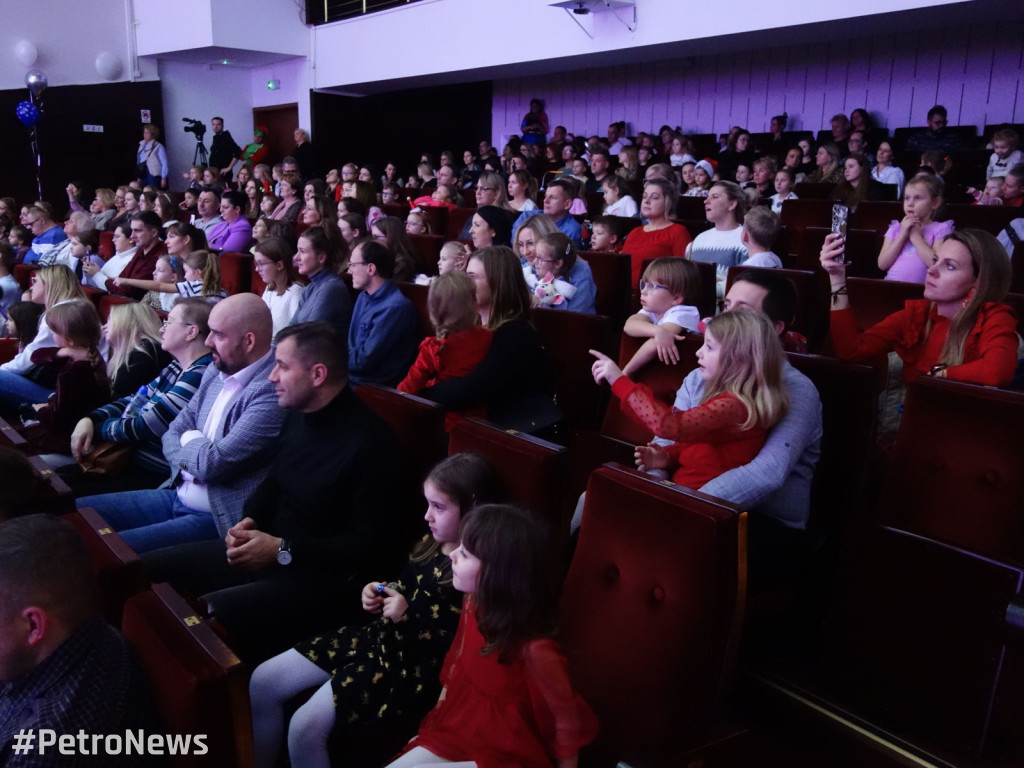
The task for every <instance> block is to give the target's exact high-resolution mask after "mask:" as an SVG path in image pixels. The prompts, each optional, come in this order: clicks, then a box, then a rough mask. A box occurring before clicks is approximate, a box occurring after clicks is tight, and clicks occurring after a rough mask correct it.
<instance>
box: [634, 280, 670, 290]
mask: <svg viewBox="0 0 1024 768" xmlns="http://www.w3.org/2000/svg"><path fill="white" fill-rule="evenodd" d="M659 288H661V290H663V291H668V290H669V287H668V286H667V285H659V284H658V283H651V282H648V281H647V280H641V281H640V290H641V291H656V290H658V289H659Z"/></svg>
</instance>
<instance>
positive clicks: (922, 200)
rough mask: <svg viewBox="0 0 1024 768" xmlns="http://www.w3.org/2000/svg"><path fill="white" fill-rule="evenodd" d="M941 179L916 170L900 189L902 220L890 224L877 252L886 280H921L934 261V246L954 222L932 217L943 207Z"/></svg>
mask: <svg viewBox="0 0 1024 768" xmlns="http://www.w3.org/2000/svg"><path fill="white" fill-rule="evenodd" d="M942 192H943V183H942V179H940V178H938V177H937V176H933V175H931V174H928V173H922V174H918V175H917V176H915V177H914V178H912V179H911V180H910V181H908V182H907V186H906V188H905V189H904V190H903V213H904V216H903V220H902V221H895V220H893V221H892V223H891V224H890V225H889V229H888V230H887V231H886V233H885V240H884V242H883V243H882V250H881V251H880V252H879V254H878V268H879V269H882V270H886V273H885V279H886V280H901V281H903V282H905V283H923V282H924V281H925V277H926V276H927V274H928V269H929V267H931V265H932V264H933V263H934V261H935V250H936V248H938V246H939V245H940V244H941V243H942V241H943V240H944V239H945V238H947V237H949V236H950V235H951V234H952V233H953V222H952V220H950V221H940V222H937V221H935V220H934V216H935V214H936V213H937V212H938V211H939V209H940V208H941V207H942Z"/></svg>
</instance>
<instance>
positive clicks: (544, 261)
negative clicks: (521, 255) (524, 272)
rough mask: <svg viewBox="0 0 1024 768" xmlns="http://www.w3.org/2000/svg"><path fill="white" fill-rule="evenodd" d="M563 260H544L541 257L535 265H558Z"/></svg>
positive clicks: (536, 260) (534, 261) (536, 259)
mask: <svg viewBox="0 0 1024 768" xmlns="http://www.w3.org/2000/svg"><path fill="white" fill-rule="evenodd" d="M559 261H561V259H542V258H541V257H540V256H538V257H537V258H535V259H534V260H533V263H534V264H557V263H558V262H559Z"/></svg>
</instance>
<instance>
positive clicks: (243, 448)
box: [78, 294, 285, 552]
mask: <svg viewBox="0 0 1024 768" xmlns="http://www.w3.org/2000/svg"><path fill="white" fill-rule="evenodd" d="M209 325H210V335H209V337H208V338H207V340H206V345H207V346H208V347H209V348H210V349H211V350H212V352H213V365H211V366H209V367H208V368H207V369H206V373H205V374H204V376H203V380H202V382H201V383H200V385H199V389H198V391H197V392H196V394H195V396H194V397H193V398H192V400H191V401H190V402H189V404H188V405H187V406H186V407H185V408H184V409H183V410H182V411H181V413H179V414H178V416H177V417H176V418H175V419H174V421H172V422H171V425H170V428H169V429H168V430H167V432H166V433H165V434H164V436H163V449H164V456H165V457H166V458H167V463H168V464H169V465H170V466H171V477H170V479H169V480H168V481H167V482H166V483H164V484H163V485H162V486H161V487H160V488H158V489H156V490H151V491H132V492H129V493H111V494H104V495H101V496H86V497H84V498H81V499H79V500H78V506H79V508H82V507H93V508H94V509H96V511H98V512H99V513H100V515H102V516H103V518H104V519H105V520H106V521H107V522H108V523H109V524H110V526H111V527H112V528H114V530H117V531H120V532H121V536H122V538H123V539H124V540H125V541H126V542H127V543H128V544H129V545H130V546H131V547H132V548H133V549H134V550H135V551H136V552H146V551H149V550H151V549H155V548H158V547H167V546H170V545H172V544H181V543H184V542H189V541H201V540H204V539H223V538H224V536H225V535H226V533H227V531H228V529H229V528H231V526H233V525H235V523H237V522H238V521H239V520H240V519H241V510H242V506H243V505H244V504H245V501H246V499H248V498H249V496H250V495H251V494H252V492H253V491H254V490H255V489H256V487H257V486H258V485H259V484H260V483H261V482H262V481H263V479H264V478H265V477H266V476H267V472H268V470H269V468H270V464H271V461H272V460H273V458H274V455H275V453H276V451H277V446H278V436H279V434H280V432H281V425H282V423H283V422H284V415H285V412H284V411H283V410H282V409H281V408H280V407H279V406H278V404H277V397H276V396H275V394H274V386H273V384H271V383H270V382H269V381H268V380H267V376H268V375H269V373H270V370H271V369H272V368H273V367H274V355H273V354H272V352H271V348H270V345H271V341H272V339H273V320H272V318H271V315H270V310H269V309H268V308H267V305H266V304H264V303H263V301H262V300H261V299H260V298H259V297H258V296H255V295H253V294H239V295H237V296H231V297H229V298H227V299H224V300H223V301H221V302H220V303H218V304H217V305H216V306H215V307H214V308H213V311H212V312H211V313H210V321H209Z"/></svg>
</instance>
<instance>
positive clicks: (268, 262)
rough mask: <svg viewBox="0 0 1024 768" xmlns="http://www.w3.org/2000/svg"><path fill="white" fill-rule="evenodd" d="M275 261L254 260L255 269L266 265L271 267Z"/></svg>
mask: <svg viewBox="0 0 1024 768" xmlns="http://www.w3.org/2000/svg"><path fill="white" fill-rule="evenodd" d="M274 263H275V262H273V261H254V262H253V263H252V267H253V269H256V270H260V269H263V268H264V267H269V266H270V265H271V264H274Z"/></svg>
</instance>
